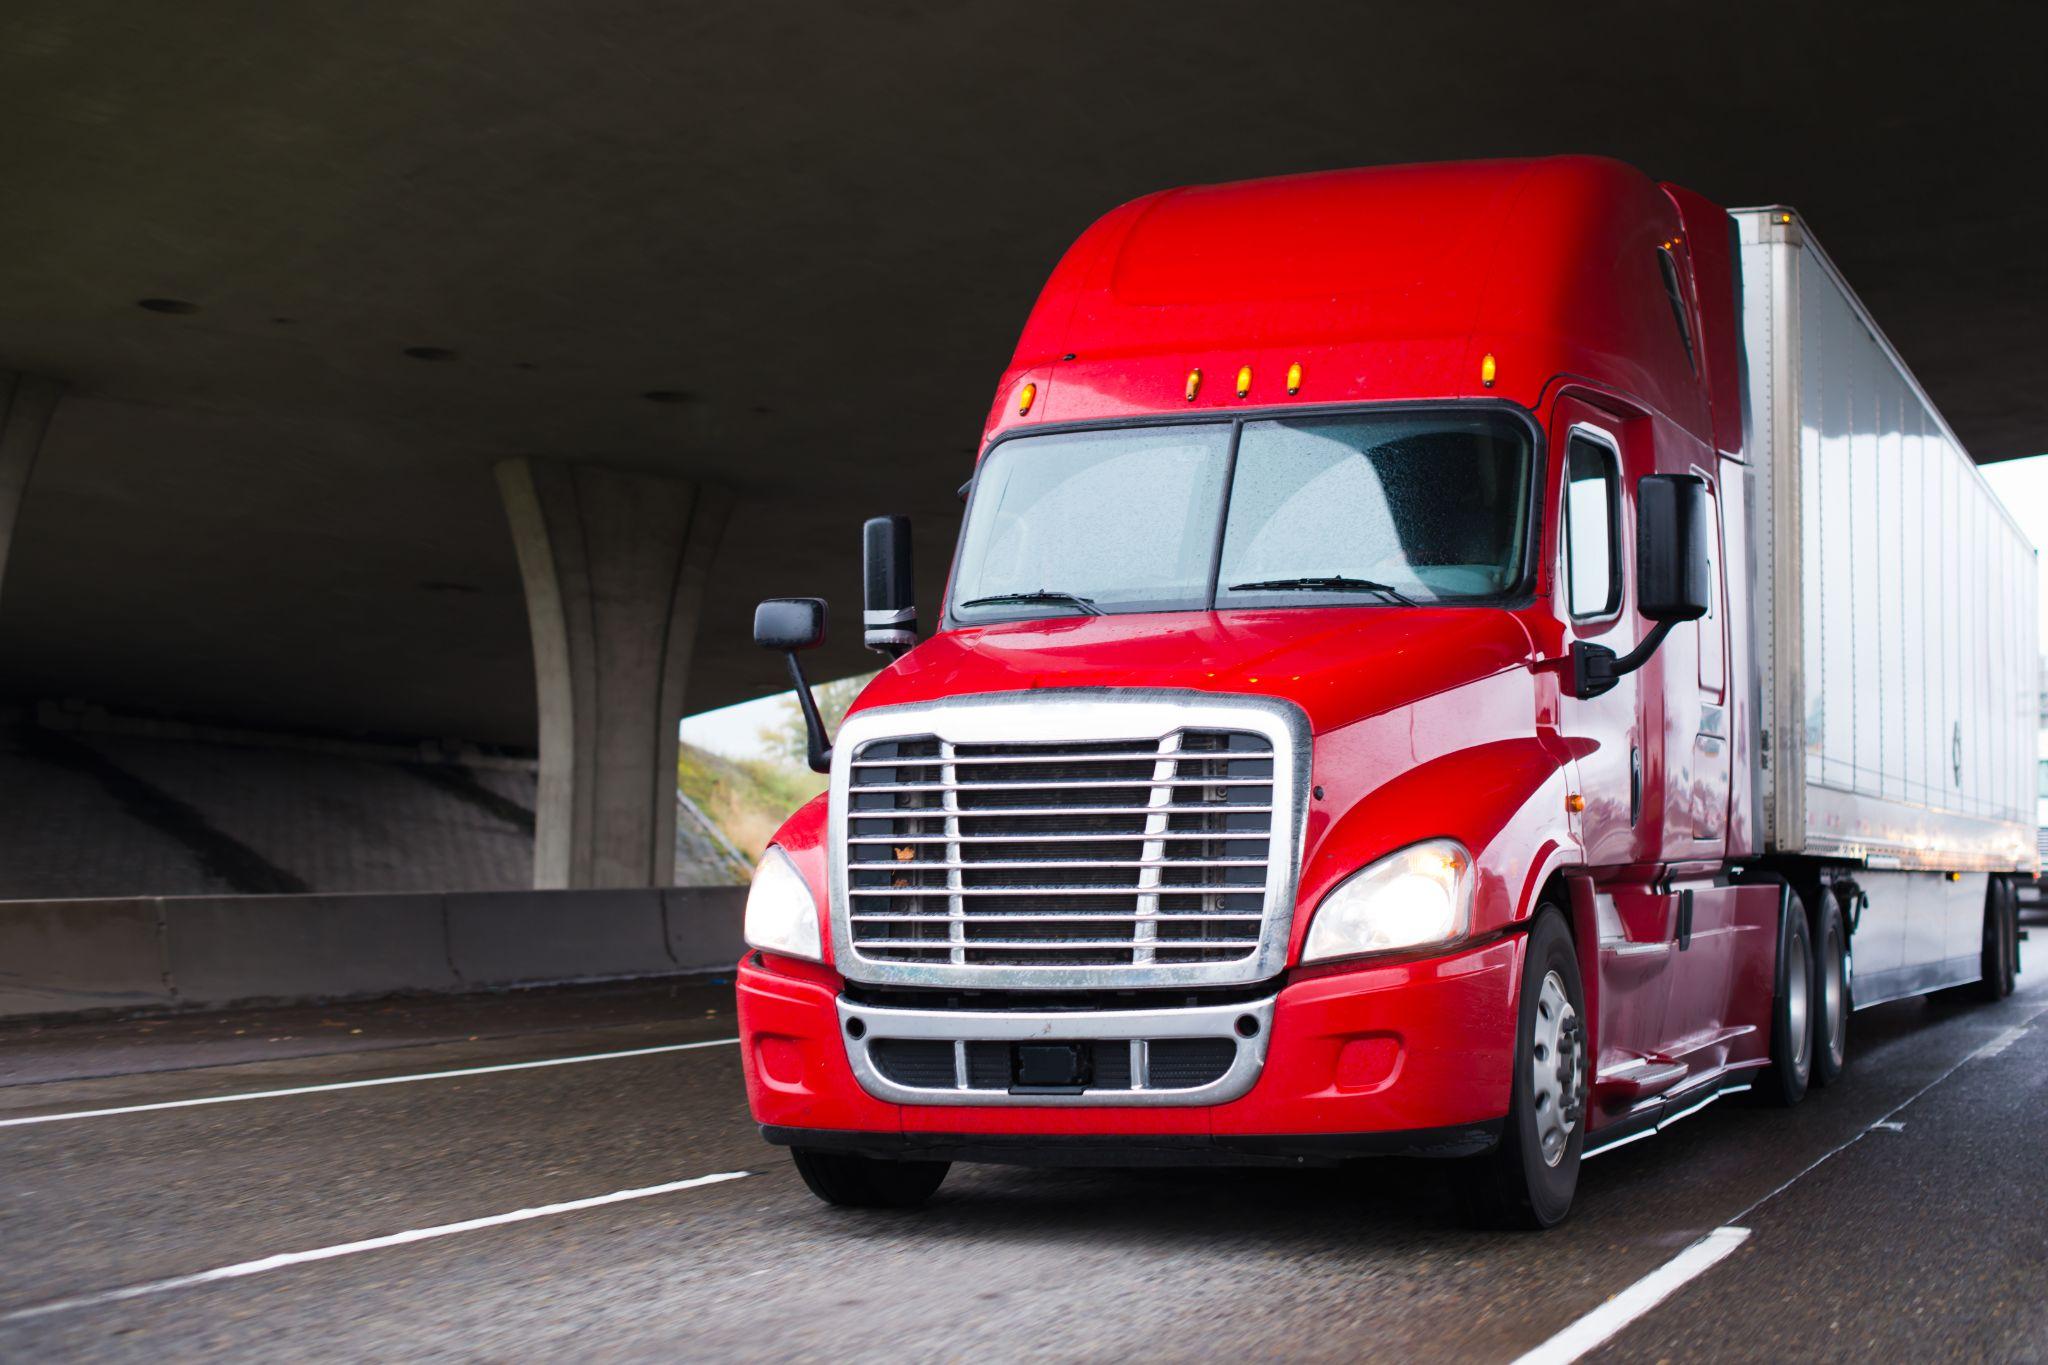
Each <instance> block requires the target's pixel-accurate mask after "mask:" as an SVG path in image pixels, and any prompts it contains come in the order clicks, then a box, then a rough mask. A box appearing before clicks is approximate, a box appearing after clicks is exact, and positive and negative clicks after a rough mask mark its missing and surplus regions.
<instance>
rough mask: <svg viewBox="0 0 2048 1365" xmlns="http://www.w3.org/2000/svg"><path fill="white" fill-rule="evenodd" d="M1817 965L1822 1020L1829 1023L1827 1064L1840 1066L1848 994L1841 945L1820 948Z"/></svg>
mask: <svg viewBox="0 0 2048 1365" xmlns="http://www.w3.org/2000/svg"><path fill="white" fill-rule="evenodd" d="M1823 953H1824V956H1823V957H1822V959H1821V964H1820V1007H1821V1017H1822V1018H1824V1019H1826V1020H1827V1021H1828V1064H1829V1065H1830V1066H1834V1067H1840V1066H1841V1064H1842V1057H1843V1054H1844V1053H1845V1052H1846V1051H1847V1050H1848V1041H1849V1040H1848V1032H1849V1030H1848V1027H1847V1025H1848V1021H1849V991H1848V989H1847V983H1846V982H1845V981H1844V980H1843V972H1842V953H1841V949H1840V945H1839V944H1838V943H1837V944H1829V945H1826V946H1825V947H1824V949H1823Z"/></svg>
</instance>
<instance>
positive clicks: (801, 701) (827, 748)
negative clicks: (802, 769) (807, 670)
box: [783, 650, 832, 773]
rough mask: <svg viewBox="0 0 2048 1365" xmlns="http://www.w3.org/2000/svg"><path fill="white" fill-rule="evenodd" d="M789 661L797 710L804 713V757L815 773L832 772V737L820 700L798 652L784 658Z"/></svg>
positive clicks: (790, 653)
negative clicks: (819, 711)
mask: <svg viewBox="0 0 2048 1365" xmlns="http://www.w3.org/2000/svg"><path fill="white" fill-rule="evenodd" d="M783 657H784V658H786V659H788V660H789V680H790V682H791V683H793V684H794V685H795V687H796V704H797V709H798V710H800V711H802V712H803V713H804V748H805V750H806V751H807V752H806V753H805V755H804V757H805V761H807V762H808V763H809V764H810V765H811V771H812V772H814V773H829V772H831V771H832V737H831V736H830V735H828V734H826V733H825V718H824V717H823V716H821V715H819V714H818V699H817V698H816V697H815V696H813V695H811V683H810V679H808V678H806V677H805V676H804V666H803V664H802V663H801V662H800V661H799V660H798V659H797V657H796V651H795V650H790V651H789V652H788V653H787V654H785V655H784V656H783Z"/></svg>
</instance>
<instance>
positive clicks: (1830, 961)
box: [1793, 892, 1850, 1085]
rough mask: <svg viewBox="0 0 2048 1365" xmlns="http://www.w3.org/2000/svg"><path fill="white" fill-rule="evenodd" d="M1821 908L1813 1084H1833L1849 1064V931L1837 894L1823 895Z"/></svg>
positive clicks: (1815, 966)
mask: <svg viewBox="0 0 2048 1365" xmlns="http://www.w3.org/2000/svg"><path fill="white" fill-rule="evenodd" d="M1793 906H1794V908H1795V909H1796V908H1797V906H1798V900H1797V893H1796V892H1795V893H1794V900H1793ZM1820 907H1821V908H1820V927H1819V932H1818V933H1817V934H1816V935H1815V936H1814V943H1813V1005H1814V1009H1813V1083H1814V1084H1815V1085H1833V1084H1834V1083H1835V1082H1836V1081H1838V1080H1840V1079H1841V1078H1842V1072H1843V1070H1844V1069H1845V1068H1847V1066H1848V1065H1849V1009H1850V996H1849V931H1848V927H1847V926H1846V925H1845V924H1843V922H1842V907H1841V905H1840V904H1839V903H1838V902H1837V901H1836V900H1835V898H1834V897H1832V896H1829V895H1825V894H1823V895H1822V897H1821V901H1820Z"/></svg>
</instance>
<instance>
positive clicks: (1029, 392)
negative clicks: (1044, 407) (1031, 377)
mask: <svg viewBox="0 0 2048 1365" xmlns="http://www.w3.org/2000/svg"><path fill="white" fill-rule="evenodd" d="M1037 400H1038V385H1036V384H1026V385H1025V386H1024V387H1023V388H1021V389H1019V390H1017V415H1018V416H1019V417H1022V416H1023V415H1024V414H1026V413H1028V412H1030V411H1031V405H1032V404H1033V403H1034V402H1036V401H1037Z"/></svg>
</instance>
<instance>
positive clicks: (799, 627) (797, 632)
mask: <svg viewBox="0 0 2048 1365" xmlns="http://www.w3.org/2000/svg"><path fill="white" fill-rule="evenodd" d="M754 643H755V644H757V645H759V646H761V648H763V649H774V650H781V651H783V652H785V653H793V652H795V651H796V650H799V649H816V648H817V647H818V646H819V645H822V644H824V643H825V599H824V598H822V597H771V598H769V599H768V600H767V601H765V602H763V603H762V604H761V605H760V606H758V607H755V608H754Z"/></svg>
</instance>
